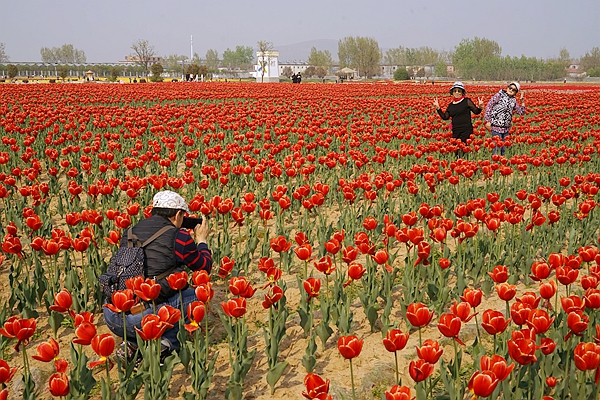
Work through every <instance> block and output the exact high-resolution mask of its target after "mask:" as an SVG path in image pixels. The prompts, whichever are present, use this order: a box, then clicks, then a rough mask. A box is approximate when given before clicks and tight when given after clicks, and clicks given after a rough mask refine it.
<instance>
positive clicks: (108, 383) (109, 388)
mask: <svg viewBox="0 0 600 400" xmlns="http://www.w3.org/2000/svg"><path fill="white" fill-rule="evenodd" d="M125 358H127V355H125ZM104 367H105V369H106V388H107V389H108V398H109V399H110V398H111V397H112V396H111V392H112V390H111V382H110V362H109V361H108V359H107V360H106V361H105V362H104Z"/></svg>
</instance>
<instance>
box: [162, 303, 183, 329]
mask: <svg viewBox="0 0 600 400" xmlns="http://www.w3.org/2000/svg"><path fill="white" fill-rule="evenodd" d="M156 315H158V317H159V318H160V320H161V321H163V322H165V323H166V324H168V325H170V326H169V328H172V327H173V326H175V324H176V323H177V322H178V321H179V319H180V318H181V311H180V310H179V308H175V307H171V306H170V305H164V306H162V307H161V308H159V309H158V312H157V313H156Z"/></svg>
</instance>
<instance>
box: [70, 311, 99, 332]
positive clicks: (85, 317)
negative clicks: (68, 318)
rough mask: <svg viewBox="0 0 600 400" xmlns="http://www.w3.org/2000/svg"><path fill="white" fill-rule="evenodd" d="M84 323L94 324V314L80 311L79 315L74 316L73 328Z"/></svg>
mask: <svg viewBox="0 0 600 400" xmlns="http://www.w3.org/2000/svg"><path fill="white" fill-rule="evenodd" d="M84 322H89V323H90V324H93V323H94V314H92V313H91V312H89V311H82V312H80V313H79V314H75V316H74V317H73V325H75V327H76V328H77V327H79V325H81V324H82V323H84Z"/></svg>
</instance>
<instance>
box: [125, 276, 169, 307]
mask: <svg viewBox="0 0 600 400" xmlns="http://www.w3.org/2000/svg"><path fill="white" fill-rule="evenodd" d="M132 279H135V281H134V283H135V284H136V285H137V286H134V288H133V293H135V295H136V296H137V297H139V298H140V299H142V300H143V301H152V300H154V299H156V298H157V297H158V296H159V295H160V290H161V287H160V285H159V284H158V283H156V282H155V281H154V279H150V278H146V279H145V280H140V279H139V277H138V278H132ZM128 280H129V279H128Z"/></svg>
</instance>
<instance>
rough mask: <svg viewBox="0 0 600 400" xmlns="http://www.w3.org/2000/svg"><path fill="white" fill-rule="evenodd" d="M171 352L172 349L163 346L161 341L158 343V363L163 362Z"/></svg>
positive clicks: (162, 363)
mask: <svg viewBox="0 0 600 400" xmlns="http://www.w3.org/2000/svg"><path fill="white" fill-rule="evenodd" d="M171 354H173V350H171V348H170V347H168V346H165V345H164V344H163V343H161V344H160V365H164V364H165V360H166V359H167V357H169V356H170V355H171Z"/></svg>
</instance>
